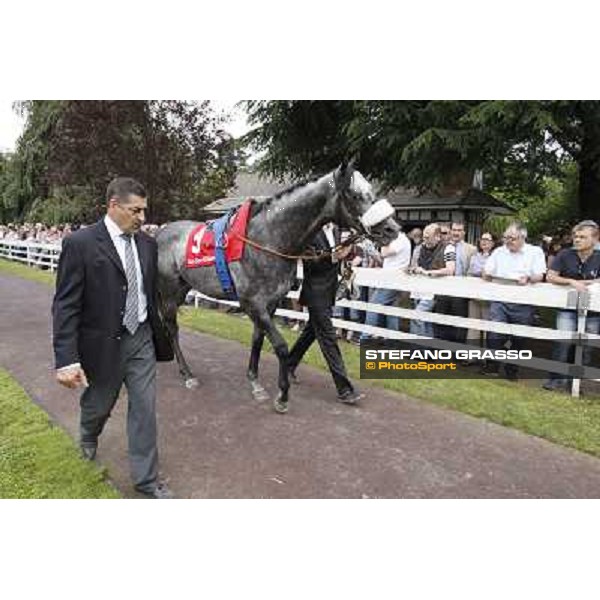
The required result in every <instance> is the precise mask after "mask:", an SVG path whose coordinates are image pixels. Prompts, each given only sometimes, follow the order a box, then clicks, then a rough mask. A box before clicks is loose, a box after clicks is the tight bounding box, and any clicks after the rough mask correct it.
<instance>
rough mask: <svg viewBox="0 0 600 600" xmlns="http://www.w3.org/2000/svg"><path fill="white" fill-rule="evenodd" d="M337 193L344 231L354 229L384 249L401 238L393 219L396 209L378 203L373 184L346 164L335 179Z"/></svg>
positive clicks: (337, 205) (382, 202) (339, 168)
mask: <svg viewBox="0 0 600 600" xmlns="http://www.w3.org/2000/svg"><path fill="white" fill-rule="evenodd" d="M333 180H334V185H335V191H336V207H335V214H336V219H335V220H336V222H337V223H338V225H340V226H341V227H347V228H349V229H355V230H357V231H358V232H360V233H363V234H364V235H366V236H367V237H369V238H371V239H372V240H374V241H376V242H378V243H380V244H381V245H382V246H385V245H387V244H389V243H390V242H392V241H393V240H395V239H396V237H398V232H399V231H400V227H399V225H398V223H396V221H395V220H394V219H393V218H392V215H393V214H394V209H393V207H392V205H391V204H390V203H389V202H388V201H387V200H377V201H376V199H375V193H374V192H373V188H372V187H371V184H370V183H369V182H368V181H367V180H366V179H365V178H364V177H363V176H362V175H361V174H360V173H359V172H358V171H357V170H355V169H354V167H353V166H352V164H349V165H348V164H345V163H343V164H342V165H340V166H339V167H338V168H337V169H336V170H335V172H334V175H333Z"/></svg>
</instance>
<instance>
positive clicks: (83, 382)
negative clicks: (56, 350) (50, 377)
mask: <svg viewBox="0 0 600 600" xmlns="http://www.w3.org/2000/svg"><path fill="white" fill-rule="evenodd" d="M56 381H58V383H60V384H61V385H64V386H65V387H68V388H71V389H75V388H78V387H80V386H83V387H88V380H87V377H86V375H85V371H84V370H83V369H82V368H81V367H72V368H70V369H59V370H58V371H56Z"/></svg>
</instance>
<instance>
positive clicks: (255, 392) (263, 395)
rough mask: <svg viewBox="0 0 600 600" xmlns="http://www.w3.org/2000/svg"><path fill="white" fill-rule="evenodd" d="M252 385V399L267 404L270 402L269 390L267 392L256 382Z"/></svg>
mask: <svg viewBox="0 0 600 600" xmlns="http://www.w3.org/2000/svg"><path fill="white" fill-rule="evenodd" d="M251 385H252V397H253V398H254V399H255V400H256V401H257V402H267V401H268V400H269V394H268V393H267V390H265V388H264V387H263V386H262V385H260V384H259V383H256V382H255V381H252V382H251Z"/></svg>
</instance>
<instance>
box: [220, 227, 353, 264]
mask: <svg viewBox="0 0 600 600" xmlns="http://www.w3.org/2000/svg"><path fill="white" fill-rule="evenodd" d="M230 236H235V237H237V238H238V239H240V240H242V241H243V242H245V243H246V244H249V245H250V246H252V247H253V248H256V249H257V250H260V251H261V252H265V253H266V254H272V255H273V256H278V257H279V258H285V259H286V260H321V259H322V258H325V257H328V256H332V255H333V254H334V253H335V252H337V251H338V250H341V249H342V248H345V247H346V246H349V245H350V244H353V243H354V242H356V241H357V240H359V239H361V238H362V237H364V235H363V234H360V233H355V234H354V235H351V236H350V237H349V238H348V239H347V240H345V241H344V242H342V243H341V244H338V245H337V246H335V247H334V248H333V249H332V250H321V251H319V252H313V253H312V254H285V253H284V252H279V251H278V250H273V249H272V248H267V246H262V245H261V244H259V243H258V242H255V241H253V240H251V239H249V238H247V237H246V236H244V235H242V234H241V233H234V232H231V233H230Z"/></svg>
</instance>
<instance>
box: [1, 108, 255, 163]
mask: <svg viewBox="0 0 600 600" xmlns="http://www.w3.org/2000/svg"><path fill="white" fill-rule="evenodd" d="M13 102H14V100H0V152H6V151H10V150H14V149H15V143H16V141H17V138H18V137H19V135H20V134H21V131H22V130H23V124H24V121H23V119H21V118H20V117H19V116H18V115H17V114H16V113H15V112H14V111H13V109H12V103H13ZM211 103H212V105H213V106H214V108H215V109H216V110H225V111H227V112H228V113H230V114H231V121H230V122H229V123H228V124H227V125H226V126H225V129H226V130H227V131H229V133H231V135H233V136H234V137H238V136H240V135H243V134H244V133H246V132H247V131H248V124H247V122H246V115H245V112H244V111H243V110H241V109H238V108H235V104H236V102H229V101H221V100H211Z"/></svg>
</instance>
